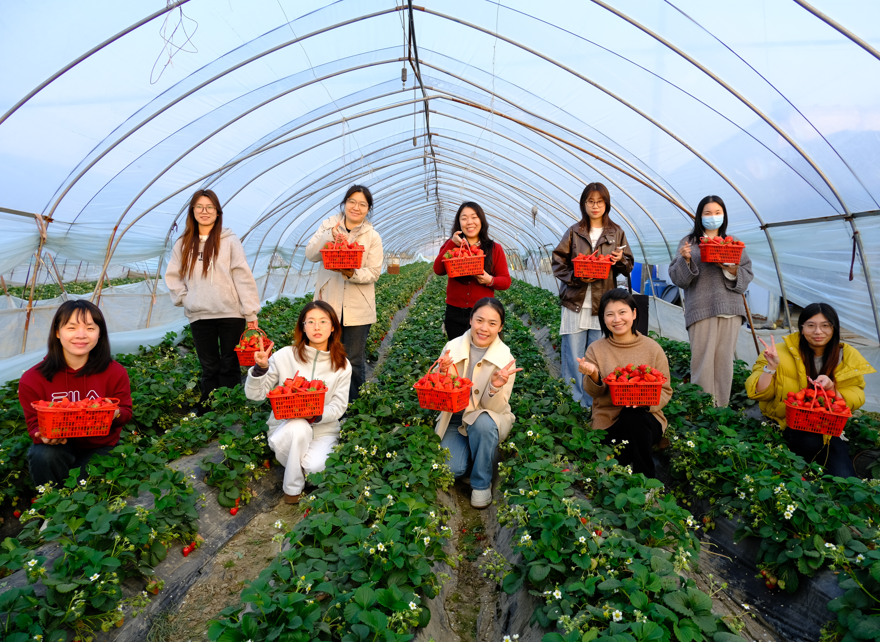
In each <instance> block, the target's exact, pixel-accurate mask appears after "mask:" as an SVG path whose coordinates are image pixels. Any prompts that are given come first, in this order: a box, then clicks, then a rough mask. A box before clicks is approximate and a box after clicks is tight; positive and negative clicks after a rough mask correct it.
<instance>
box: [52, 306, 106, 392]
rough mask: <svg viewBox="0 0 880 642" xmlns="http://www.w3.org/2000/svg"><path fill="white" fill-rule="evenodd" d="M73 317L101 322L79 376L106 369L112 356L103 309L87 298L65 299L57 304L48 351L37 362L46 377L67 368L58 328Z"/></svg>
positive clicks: (77, 374) (97, 323) (78, 319)
mask: <svg viewBox="0 0 880 642" xmlns="http://www.w3.org/2000/svg"><path fill="white" fill-rule="evenodd" d="M71 317H73V318H74V320H75V321H84V320H86V319H87V318H88V317H91V318H92V323H94V324H95V325H96V326H98V332H99V334H98V343H97V344H96V345H95V347H94V348H92V350H91V352H89V358H88V361H86V365H84V366H83V367H82V369H80V371H79V372H77V373H76V376H77V377H84V376H86V375H93V374H98V373H101V372H104V371H105V370H106V369H107V367H108V366H109V365H110V362H111V361H112V360H113V359H112V357H111V356H110V338H109V337H108V336H107V323H106V322H105V321H104V315H103V314H102V313H101V309H100V308H99V307H98V306H97V305H95V304H94V303H91V302H90V301H86V300H84V299H79V300H77V301H65V302H64V303H62V304H61V305H60V306H58V311H57V312H55V317H54V318H53V319H52V327H51V329H50V330H49V341H48V352H47V353H46V358H45V359H43V362H42V363H41V364H40V365H39V366H38V368H37V369H38V370H39V372H40V374H41V375H43V377H44V378H45V379H46V381H52V377H54V376H55V375H56V374H57V373H59V372H61V371H62V370H64V369H66V368H67V360H66V359H65V358H64V347H63V346H62V345H61V339H59V338H58V331H59V330H60V329H61V328H63V327H64V326H65V325H67V322H68V321H70V319H71Z"/></svg>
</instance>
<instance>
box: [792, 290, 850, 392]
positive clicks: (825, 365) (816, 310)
mask: <svg viewBox="0 0 880 642" xmlns="http://www.w3.org/2000/svg"><path fill="white" fill-rule="evenodd" d="M817 314H821V315H823V316H824V317H825V318H826V319H828V321H829V322H830V323H831V325H833V326H834V331H833V332H832V333H831V340H830V341H829V342H828V343H826V344H825V352H823V353H822V357H823V359H824V360H823V362H822V370H821V372H820V371H817V370H816V364H815V362H814V359H813V357H814V356H815V353H814V352H813V347H812V346H811V345H810V344H809V342H808V341H807V338H806V337H805V336H804V324H805V323H806V322H807V321H809V320H810V319H812V318H813V317H814V316H816V315H817ZM798 334H800V340H799V341H798V350H799V351H800V353H801V361H803V362H804V367H805V368H806V370H807V376H808V377H809V378H810V379H815V378H816V377H818V376H819V375H825V376H826V377H828V378H829V379H831V381H834V370H835V369H836V368H837V363H838V362H839V361H840V351H841V350H842V349H843V348H842V347H841V345H840V318H839V317H838V316H837V311H836V310H835V309H834V308H832V307H831V306H830V305H828V304H827V303H811V304H810V305H808V306H807V307H805V308H804V309H803V312H801V315H800V316H799V317H798Z"/></svg>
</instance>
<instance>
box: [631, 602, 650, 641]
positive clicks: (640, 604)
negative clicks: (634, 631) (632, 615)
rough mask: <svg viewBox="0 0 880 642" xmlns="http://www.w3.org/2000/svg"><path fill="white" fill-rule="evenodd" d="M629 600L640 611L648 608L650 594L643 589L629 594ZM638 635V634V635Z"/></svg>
mask: <svg viewBox="0 0 880 642" xmlns="http://www.w3.org/2000/svg"><path fill="white" fill-rule="evenodd" d="M629 601H630V602H632V605H633V606H634V607H636V608H637V609H638V610H640V611H644V610H645V609H647V608H648V596H647V595H645V594H644V593H642V592H641V591H635V592H633V593H632V594H631V595H630V596H629ZM636 637H638V636H636Z"/></svg>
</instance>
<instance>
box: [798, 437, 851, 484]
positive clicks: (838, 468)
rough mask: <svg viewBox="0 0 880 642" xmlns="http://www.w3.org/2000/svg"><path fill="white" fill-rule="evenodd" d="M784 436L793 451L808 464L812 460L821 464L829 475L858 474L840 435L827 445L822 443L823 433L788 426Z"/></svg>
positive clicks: (848, 475)
mask: <svg viewBox="0 0 880 642" xmlns="http://www.w3.org/2000/svg"><path fill="white" fill-rule="evenodd" d="M782 437H783V439H785V441H786V443H788V447H789V449H790V450H791V452H793V453H794V454H795V455H800V456H801V457H803V458H804V459H805V460H806V462H807V463H808V464H809V463H810V462H814V463H817V464H819V465H820V466H822V467H823V468H824V469H825V472H826V473H828V474H829V475H836V476H838V477H855V476H856V469H855V468H854V467H853V463H852V459H851V458H850V456H849V449H848V448H847V445H846V443H845V442H844V441H843V439H841V438H840V437H832V438H831V441H830V442H829V444H828V445H827V446H826V445H825V444H824V443H822V437H823V435H818V434H816V433H813V432H806V431H804V430H793V429H791V428H786V429H785V430H784V431H783V433H782Z"/></svg>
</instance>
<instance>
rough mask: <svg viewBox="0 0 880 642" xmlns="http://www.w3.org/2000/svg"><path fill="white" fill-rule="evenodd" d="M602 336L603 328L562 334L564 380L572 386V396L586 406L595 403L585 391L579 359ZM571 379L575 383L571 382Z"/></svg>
mask: <svg viewBox="0 0 880 642" xmlns="http://www.w3.org/2000/svg"><path fill="white" fill-rule="evenodd" d="M601 338H602V331H601V330H581V331H580V332H576V333H575V334H563V335H562V380H563V381H564V382H565V383H566V385H568V386H569V388H571V396H572V397H573V398H574V400H575V401H577V402H578V403H579V404H580V405H582V406H583V407H584V408H589V407H590V406H592V405H593V398H592V397H591V396H590V395H588V394H587V393H586V392H585V391H584V375H582V374H581V373H580V372H578V362H577V360H578V359H583V357H584V355H585V354H586V353H587V348H588V347H589V346H590V344H591V343H593V341H598V340H599V339H601ZM571 379H574V380H575V383H574V384H572V383H571V381H570V380H571Z"/></svg>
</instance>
